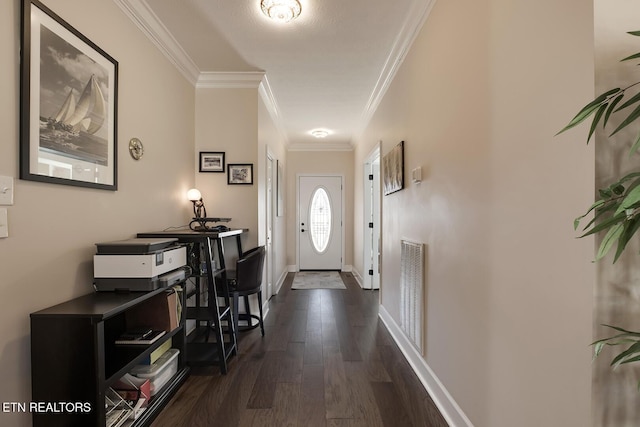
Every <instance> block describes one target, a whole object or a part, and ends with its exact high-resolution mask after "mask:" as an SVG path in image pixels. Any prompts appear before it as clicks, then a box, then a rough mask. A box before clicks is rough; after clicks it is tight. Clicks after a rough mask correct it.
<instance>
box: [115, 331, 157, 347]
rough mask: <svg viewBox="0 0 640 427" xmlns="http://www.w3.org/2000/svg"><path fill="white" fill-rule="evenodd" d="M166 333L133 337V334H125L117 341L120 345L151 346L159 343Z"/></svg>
mask: <svg viewBox="0 0 640 427" xmlns="http://www.w3.org/2000/svg"><path fill="white" fill-rule="evenodd" d="M164 334H166V331H151V333H145V334H143V335H138V336H131V334H129V333H127V332H125V333H124V334H122V335H121V336H120V337H118V339H117V340H116V344H118V345H150V344H153V343H154V342H156V341H158V340H159V339H160V338H161V337H162V336H163V335H164Z"/></svg>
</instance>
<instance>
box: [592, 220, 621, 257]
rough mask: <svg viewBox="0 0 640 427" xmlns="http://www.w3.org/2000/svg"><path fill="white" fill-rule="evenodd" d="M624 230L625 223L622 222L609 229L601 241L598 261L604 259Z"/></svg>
mask: <svg viewBox="0 0 640 427" xmlns="http://www.w3.org/2000/svg"><path fill="white" fill-rule="evenodd" d="M623 231H624V224H622V223H620V224H616V225H614V226H613V227H611V228H610V229H609V231H608V232H607V234H606V235H605V236H604V239H602V242H601V243H600V248H598V253H597V254H596V261H597V260H599V259H602V258H603V257H604V256H605V255H606V254H607V253H608V252H609V250H610V249H611V248H612V247H613V244H614V243H615V242H616V241H617V240H618V239H619V238H620V236H622V232H623Z"/></svg>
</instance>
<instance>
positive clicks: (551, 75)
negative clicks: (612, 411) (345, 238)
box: [354, 0, 594, 427]
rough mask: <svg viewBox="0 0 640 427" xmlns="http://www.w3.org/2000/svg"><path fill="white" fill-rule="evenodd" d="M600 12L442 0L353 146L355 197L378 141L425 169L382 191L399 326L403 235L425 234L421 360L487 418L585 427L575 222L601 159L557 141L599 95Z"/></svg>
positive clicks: (524, 426) (585, 295) (565, 139)
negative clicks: (596, 31)
mask: <svg viewBox="0 0 640 427" xmlns="http://www.w3.org/2000/svg"><path fill="white" fill-rule="evenodd" d="M592 20H593V12H592V7H591V5H589V4H585V3H584V2H582V1H579V0H568V1H566V2H555V1H552V0H543V1H539V2H514V1H512V0H484V1H480V2H478V1H471V0H459V1H439V2H437V3H436V5H435V7H434V9H433V10H432V12H431V15H430V17H429V18H428V21H427V23H426V25H425V27H424V28H423V30H422V31H421V33H420V34H419V35H418V38H417V39H416V41H415V43H414V45H413V46H412V48H411V50H410V52H409V53H408V55H407V57H406V59H405V61H404V63H403V65H402V68H401V69H400V71H399V73H398V75H397V76H396V79H395V80H394V82H393V84H392V86H391V87H390V89H389V91H388V92H387V94H386V95H385V98H384V100H383V101H382V104H381V106H380V108H379V110H378V111H377V113H376V114H375V115H374V117H373V119H372V121H371V123H370V124H369V126H368V128H367V130H366V131H365V133H364V135H363V136H362V138H361V139H360V141H359V142H360V145H359V147H358V149H357V150H356V153H355V167H356V172H355V187H354V189H355V199H356V200H362V194H361V193H362V190H361V189H362V181H361V177H362V172H361V170H362V163H363V161H364V159H365V158H366V156H367V155H368V154H369V153H370V151H371V150H372V149H373V147H374V144H375V143H377V141H379V140H382V141H383V143H382V154H383V155H384V154H386V153H387V152H388V151H389V150H390V149H391V148H392V147H393V146H394V145H395V144H397V143H398V142H399V141H401V140H404V141H405V182H407V180H408V177H409V174H408V173H409V171H410V170H411V169H413V168H415V167H418V166H421V167H422V168H423V181H422V183H421V184H419V185H415V184H412V183H409V184H408V186H407V188H406V189H405V190H403V191H401V192H398V193H395V194H392V195H390V196H385V197H383V232H382V239H383V245H382V249H383V254H382V257H383V258H382V288H381V302H382V305H383V306H384V309H385V310H386V311H388V312H389V313H390V315H391V316H392V317H393V318H394V319H395V320H396V322H397V321H398V319H399V317H398V313H399V288H398V281H399V268H398V263H399V257H400V256H399V251H400V240H401V238H405V237H406V238H410V239H413V240H417V241H421V242H424V243H425V244H426V245H427V277H426V285H427V308H426V315H427V328H426V356H425V360H426V363H427V364H428V365H429V367H430V368H431V369H432V370H433V371H434V373H435V374H436V376H437V377H438V378H439V379H440V380H441V382H442V383H443V385H444V387H445V388H446V389H447V390H448V391H449V392H450V393H451V395H452V397H453V399H454V400H455V401H456V402H457V403H458V404H459V405H460V407H461V409H462V411H464V413H465V414H466V415H467V416H468V417H469V419H470V420H471V422H472V423H473V424H474V425H475V426H477V427H511V426H519V427H528V426H530V427H537V426H541V425H546V426H575V427H581V426H585V425H589V420H590V380H591V370H590V351H589V347H588V344H589V343H590V342H591V318H592V316H591V307H592V288H593V284H594V268H593V265H592V264H591V263H590V261H591V260H592V257H593V242H592V240H589V239H584V240H575V235H574V233H573V230H572V220H573V218H574V217H575V216H577V215H578V214H579V213H580V212H581V211H582V210H583V209H584V207H585V206H588V205H589V204H590V203H591V201H592V198H593V179H594V171H593V163H594V153H593V151H592V148H590V147H589V148H587V147H585V146H584V143H583V141H582V139H581V138H582V136H581V135H579V132H576V133H574V134H567V135H562V136H561V137H557V138H554V136H553V135H554V134H555V133H556V132H557V131H558V130H559V129H560V128H561V127H562V126H563V125H564V124H565V123H566V122H567V121H568V119H569V118H571V117H572V116H573V114H574V113H575V110H576V108H577V107H579V106H580V105H583V104H584V103H585V101H586V100H588V99H589V98H591V97H592V96H593V21H592ZM453 23H455V24H453ZM568 52H571V54H570V55H569V54H568ZM361 217H362V215H361V212H360V213H358V212H356V215H355V221H354V222H355V226H354V227H355V229H356V230H358V229H360V228H362V226H363V225H362V219H361ZM359 250H360V251H361V249H358V248H356V250H355V253H356V257H358V253H359V252H358V251H359Z"/></svg>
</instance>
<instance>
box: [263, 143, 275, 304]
mask: <svg viewBox="0 0 640 427" xmlns="http://www.w3.org/2000/svg"><path fill="white" fill-rule="evenodd" d="M265 166H266V167H265V175H266V183H265V184H266V185H265V186H266V188H265V193H266V195H265V196H266V197H265V199H266V200H265V201H266V203H265V213H266V215H265V246H266V247H267V251H266V255H265V265H266V271H265V278H266V282H267V283H266V285H267V286H266V292H265V294H266V295H267V297H266V298H265V303H266V301H268V300H269V298H271V296H272V295H274V291H275V286H274V284H273V272H274V268H273V267H274V263H275V258H276V257H275V252H276V250H277V249H276V245H275V243H274V239H273V232H274V229H275V221H276V220H275V216H276V213H275V212H274V206H275V204H276V200H275V193H276V191H275V188H276V179H277V173H278V172H277V169H278V168H277V159H276V158H275V156H274V155H273V153H272V152H271V150H269V147H267V153H266V165H265ZM269 171H271V175H270V176H269ZM269 230H270V231H269Z"/></svg>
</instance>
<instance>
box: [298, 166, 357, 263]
mask: <svg viewBox="0 0 640 427" xmlns="http://www.w3.org/2000/svg"><path fill="white" fill-rule="evenodd" d="M313 176H317V177H321V178H326V177H337V178H340V188H341V190H340V193H341V195H340V196H341V197H342V209H341V212H340V222H341V224H340V225H341V226H340V228H341V230H340V247H341V251H342V256H341V258H342V261H341V262H340V271H345V252H344V251H345V236H346V234H345V228H346V227H345V220H344V218H345V216H344V215H345V195H344V193H345V191H344V174H339V173H298V174H296V223H295V224H294V230H295V233H296V272H298V271H300V232H299V230H300V178H302V177H313Z"/></svg>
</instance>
